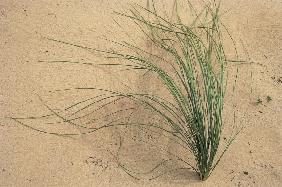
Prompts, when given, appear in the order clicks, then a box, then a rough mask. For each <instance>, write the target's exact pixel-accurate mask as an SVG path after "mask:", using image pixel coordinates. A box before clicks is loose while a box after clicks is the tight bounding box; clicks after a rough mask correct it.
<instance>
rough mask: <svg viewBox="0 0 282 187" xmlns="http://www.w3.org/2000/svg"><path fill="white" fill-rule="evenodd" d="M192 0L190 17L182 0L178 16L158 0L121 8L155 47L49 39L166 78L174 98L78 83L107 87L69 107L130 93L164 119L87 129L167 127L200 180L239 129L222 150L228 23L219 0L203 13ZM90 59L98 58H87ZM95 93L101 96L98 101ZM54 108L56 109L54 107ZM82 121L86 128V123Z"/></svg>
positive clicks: (132, 98)
mask: <svg viewBox="0 0 282 187" xmlns="http://www.w3.org/2000/svg"><path fill="white" fill-rule="evenodd" d="M187 5H188V7H189V8H190V10H191V11H192V13H193V20H192V21H191V22H190V23H185V22H184V21H183V19H182V18H181V16H180V15H179V14H178V5H177V1H175V4H174V15H175V17H176V18H175V21H173V20H172V19H169V18H168V17H167V16H166V15H161V13H159V12H158V11H157V9H156V7H155V3H154V1H153V0H152V1H150V6H149V7H142V6H140V5H136V6H132V8H131V9H130V10H129V11H128V12H127V13H117V14H118V15H119V16H121V17H125V18H127V19H129V20H131V21H132V22H133V23H134V24H136V25H137V26H138V28H139V29H140V31H141V32H142V33H143V35H144V36H145V38H146V40H148V41H149V42H150V44H151V46H152V50H151V51H148V50H147V49H146V48H142V47H138V46H136V45H134V44H131V43H129V42H128V41H123V42H116V41H115V42H114V44H116V45H117V46H119V47H121V48H123V49H125V50H126V51H128V52H121V50H114V49H110V50H105V49H103V50H101V49H94V48H89V47H84V46H80V45H76V44H72V43H68V42H63V41H59V40H54V39H50V40H53V41H57V42H60V43H64V44H68V45H72V46H75V47H79V48H83V49H86V50H88V51H93V52H95V53H99V54H103V55H104V57H106V58H107V59H109V60H114V61H115V63H105V64H100V65H103V66H104V65H108V66H119V67H125V68H126V69H133V70H138V71H146V72H150V73H152V74H153V75H155V76H156V77H157V78H158V79H159V80H160V81H161V82H162V86H164V88H165V89H166V90H167V92H168V93H169V96H170V98H172V99H168V98H165V97H161V96H158V95H157V94H156V95H154V94H144V93H122V92H117V91H111V90H103V89H96V88H76V89H77V90H83V89H96V90H98V91H103V92H106V93H107V95H106V94H101V95H100V96H98V97H93V98H92V99H91V98H90V99H87V100H85V101H81V102H79V103H76V104H74V105H72V106H71V107H68V109H70V108H72V107H74V106H76V105H79V104H81V103H85V102H89V101H90V104H87V105H86V106H84V107H82V108H81V109H79V110H78V111H76V112H74V114H77V113H80V112H82V111H84V110H87V109H89V108H90V107H92V106H93V105H95V104H97V105H98V104H99V103H101V101H107V100H109V99H112V100H113V101H109V102H108V103H106V104H105V103H103V104H101V106H100V107H98V108H99V109H101V108H103V107H105V106H106V105H108V104H109V103H113V102H114V101H117V100H120V99H127V100H130V101H131V102H134V103H137V104H138V105H140V106H141V107H143V108H145V109H146V110H148V111H150V113H152V115H157V116H158V117H159V118H160V119H162V121H161V122H159V123H152V122H148V123H137V122H128V121H126V120H125V121H124V122H120V121H119V122H115V121H112V122H110V123H108V124H106V125H103V126H101V127H98V128H97V127H96V128H89V129H87V130H89V131H88V132H86V133H92V132H96V131H97V130H100V129H102V128H107V127H114V126H130V125H131V126H146V127H151V128H156V129H159V130H162V131H165V132H166V133H169V134H170V135H172V136H173V137H174V138H175V140H176V141H178V142H181V144H182V145H184V146H185V148H186V150H187V151H188V152H190V153H191V154H192V155H193V157H194V160H195V165H193V166H192V165H190V166H191V168H192V169H193V170H194V171H195V172H197V173H198V174H199V176H200V179H201V180H206V179H207V178H208V177H209V176H210V174H211V173H212V172H213V171H214V169H215V167H216V166H217V164H218V163H219V161H220V159H221V158H222V156H223V155H224V153H225V152H226V150H227V149H228V147H229V146H230V144H231V143H232V142H233V140H234V139H235V136H236V135H237V134H238V132H239V131H236V132H235V133H233V134H231V135H230V139H228V140H227V144H226V145H225V148H224V149H223V151H221V153H218V149H219V145H220V142H221V137H222V129H223V119H222V113H223V106H224V96H225V89H226V84H227V80H226V77H227V73H226V67H227V62H228V60H227V57H226V55H225V51H224V43H223V33H222V30H225V31H226V28H225V26H224V25H223V24H222V22H221V20H220V3H216V2H215V1H214V2H212V3H205V4H204V7H203V9H202V11H201V12H199V13H197V12H196V11H194V8H193V6H192V4H191V3H189V1H187ZM227 33H228V31H227ZM228 34H229V33H228ZM60 62H65V61H60ZM87 65H95V64H94V63H93V64H89V63H87ZM109 95H110V96H109ZM94 98H95V99H97V100H95V101H93V100H94ZM49 109H50V110H51V108H49ZM51 111H52V113H53V115H55V116H57V117H59V118H61V119H62V120H64V121H65V122H68V123H70V124H71V125H75V126H77V124H75V122H74V120H76V119H79V118H83V117H85V116H87V115H84V116H82V117H77V118H67V117H62V116H61V114H59V113H58V112H56V111H54V110H51ZM121 111H125V112H126V111H129V110H128V109H124V110H119V111H117V112H113V113H109V114H107V115H106V116H111V115H116V114H118V113H119V112H121ZM128 119H129V118H128ZM91 122H93V120H92V121H91V120H90V121H89V122H88V124H89V123H91ZM86 124H87V123H86ZM80 127H82V128H85V129H86V128H87V127H86V126H84V125H83V124H82V125H80Z"/></svg>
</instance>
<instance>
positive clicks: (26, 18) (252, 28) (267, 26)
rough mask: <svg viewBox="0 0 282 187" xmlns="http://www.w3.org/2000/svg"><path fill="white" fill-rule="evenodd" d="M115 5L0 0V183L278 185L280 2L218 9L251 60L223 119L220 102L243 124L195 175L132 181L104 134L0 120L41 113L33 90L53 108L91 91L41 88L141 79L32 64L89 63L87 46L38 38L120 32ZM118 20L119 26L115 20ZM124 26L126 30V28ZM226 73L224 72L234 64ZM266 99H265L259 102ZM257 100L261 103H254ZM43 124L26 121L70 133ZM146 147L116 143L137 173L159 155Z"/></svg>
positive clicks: (93, 39)
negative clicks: (206, 174)
mask: <svg viewBox="0 0 282 187" xmlns="http://www.w3.org/2000/svg"><path fill="white" fill-rule="evenodd" d="M125 2H127V1H125ZM125 2H119V1H117V0H113V1H111V0H79V1H78V0H41V1H32V0H23V1H16V0H9V1H8V0H1V1H0V36H1V37H0V63H1V68H0V86H1V89H0V117H1V121H0V134H1V135H0V142H1V144H0V186H282V159H281V158H282V157H281V156H282V146H281V145H282V144H281V141H282V127H281V124H282V117H281V113H282V111H281V109H282V94H281V93H282V92H281V91H282V87H281V86H282V63H281V60H282V1H281V0H254V1H239V0H235V1H231V0H223V4H224V6H223V7H224V8H225V10H228V9H229V8H231V9H230V11H228V13H227V14H225V15H224V20H225V21H226V25H227V26H228V28H229V29H230V32H231V34H232V35H233V36H234V39H235V40H236V41H239V42H238V46H239V48H245V49H246V50H245V51H247V52H248V53H245V54H244V53H242V52H241V53H242V54H243V56H244V57H248V56H249V58H250V60H251V61H253V62H255V64H252V65H240V66H239V79H238V83H237V85H238V86H237V91H236V94H235V96H234V97H227V98H226V99H227V104H226V107H227V110H226V112H225V116H226V119H228V116H232V115H230V113H229V110H230V106H231V104H230V103H229V102H233V103H235V104H236V110H238V117H237V123H240V124H242V123H244V124H245V125H246V128H245V129H244V130H243V132H242V133H241V134H240V135H239V137H238V139H237V140H236V142H235V143H234V145H232V146H231V148H230V150H229V151H228V153H227V154H226V155H225V157H224V158H223V159H222V161H221V163H220V164H219V165H218V167H217V169H216V170H215V172H214V173H213V174H212V176H211V177H210V178H209V179H208V180H207V181H205V182H201V181H199V180H198V178H197V176H195V174H194V173H192V172H190V171H189V170H188V171H187V170H183V171H179V170H177V171H175V172H170V173H167V174H165V175H163V176H161V177H159V178H157V179H155V180H151V181H148V180H146V179H144V180H139V181H137V180H135V179H133V178H132V177H130V176H129V175H127V174H126V173H125V172H124V170H122V169H121V168H119V167H117V164H116V162H115V161H114V159H113V157H112V156H111V154H110V153H109V152H108V151H107V150H112V152H114V151H115V150H116V146H114V145H115V142H117V141H116V139H115V138H113V134H111V133H109V132H107V131H103V132H101V133H100V134H93V135H89V136H87V137H86V136H83V137H79V138H76V139H70V138H62V137H58V136H55V135H50V134H44V133H39V132H36V131H34V130H30V129H28V128H24V127H22V126H20V125H18V124H17V123H16V122H15V121H11V120H8V119H4V118H5V117H8V116H20V117H26V116H32V115H43V114H45V113H46V112H47V111H48V110H47V109H46V107H45V106H44V105H43V104H42V102H40V100H39V99H38V97H37V94H39V95H41V96H42V97H43V99H44V100H45V101H47V102H48V104H49V105H51V106H56V107H60V106H64V105H67V104H70V103H73V102H74V101H78V100H79V99H81V98H84V97H91V92H87V93H85V92H83V93H81V92H79V93H73V92H72V93H70V92H60V93H56V94H50V93H49V92H48V91H50V90H56V89H64V88H72V87H77V86H81V87H83V86H85V87H87V86H93V85H95V86H98V87H102V88H107V87H111V88H113V89H115V88H121V87H122V86H121V85H122V84H121V83H120V82H121V79H122V80H123V81H125V82H126V83H127V84H130V85H132V86H135V87H136V88H137V87H139V85H141V84H142V81H140V80H139V78H138V77H137V76H135V75H134V74H127V75H125V74H122V73H121V74H119V73H118V72H115V71H114V70H110V72H111V75H112V74H115V76H114V78H109V77H111V76H108V75H109V71H107V70H100V69H95V68H89V67H85V66H79V65H75V64H74V65H73V64H70V65H60V64H49V63H45V62H40V60H43V61H44V60H45V61H46V60H73V61H79V60H81V61H84V62H89V61H95V60H96V59H95V58H94V59H93V56H92V55H91V54H90V53H89V52H88V51H85V50H81V49H78V48H76V47H73V46H67V45H62V44H59V43H57V42H53V41H49V40H47V39H45V38H43V37H50V38H56V39H60V40H63V41H68V42H72V43H76V44H81V45H85V46H95V47H97V46H98V47H103V46H105V43H103V42H101V40H98V38H99V37H101V36H104V35H107V36H108V37H110V38H119V39H122V38H123V37H124V36H123V35H122V34H119V33H121V30H119V29H118V28H113V27H112V24H113V21H112V18H111V17H112V14H111V13H112V10H113V9H119V8H120V7H122V6H123V7H126V6H127V4H126V3H125ZM140 3H141V4H142V2H140ZM143 3H144V4H145V1H144V2H143ZM127 24H128V23H126V22H124V23H123V25H125V27H126V26H128V25H127ZM128 28H131V27H128ZM128 30H129V32H133V33H134V29H128ZM240 41H242V42H240ZM242 43H243V44H242ZM242 46H244V47H242ZM230 70H231V74H232V72H233V74H234V72H235V71H236V68H235V67H231V68H230ZM251 75H252V76H251ZM112 77H113V76H112ZM121 77H122V78H121ZM150 85H151V84H150ZM152 85H153V86H151V87H158V85H154V84H152ZM145 87H146V85H145ZM147 87H148V86H147ZM250 90H252V93H250ZM267 96H270V97H271V98H272V100H271V101H269V102H267V100H266V98H267ZM258 99H261V100H262V103H261V104H258V105H256V104H254V103H255V102H256V101H257V100H258ZM121 104H122V103H121ZM227 121H228V120H227ZM43 123H44V120H43V121H37V122H35V124H33V125H39V126H36V127H38V128H44V129H47V130H48V131H51V132H59V131H68V132H69V131H71V132H76V131H77V129H74V128H73V127H69V126H65V125H58V126H54V125H49V126H47V127H46V126H42V125H41V124H43ZM40 125H41V126H40ZM115 132H116V131H115ZM133 135H134V134H133ZM133 145H134V144H133ZM142 146H143V147H142ZM170 146H171V145H170ZM147 148H150V146H148V145H147V146H144V145H141V146H140V145H138V146H137V144H136V145H135V146H131V147H129V148H127V149H124V150H123V151H122V155H123V157H121V158H122V160H123V161H124V162H127V166H129V167H130V168H132V169H135V170H136V171H140V172H142V171H143V172H144V171H146V170H148V168H152V167H153V165H154V164H155V163H158V161H160V160H161V158H164V157H165V154H164V153H161V152H160V151H157V150H151V151H150V149H148V150H149V151H148V150H147ZM125 158H128V159H127V160H126V159H125ZM133 163H134V164H133Z"/></svg>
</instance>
